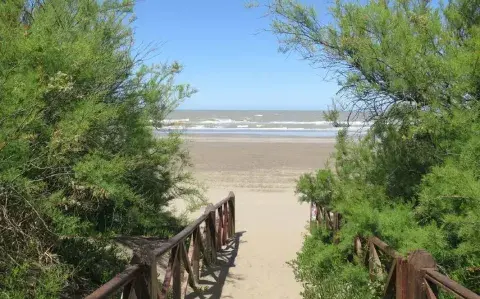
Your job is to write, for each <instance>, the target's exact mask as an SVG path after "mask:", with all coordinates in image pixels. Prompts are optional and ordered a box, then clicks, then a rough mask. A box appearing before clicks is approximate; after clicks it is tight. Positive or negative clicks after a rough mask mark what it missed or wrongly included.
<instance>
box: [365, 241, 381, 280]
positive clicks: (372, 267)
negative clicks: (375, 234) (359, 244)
mask: <svg viewBox="0 0 480 299" xmlns="http://www.w3.org/2000/svg"><path fill="white" fill-rule="evenodd" d="M368 247H369V259H368V270H369V273H370V280H378V279H381V278H382V277H381V276H382V274H383V273H382V263H381V262H380V258H379V257H378V253H377V249H376V248H375V245H374V244H373V243H372V242H370V241H369V242H368Z"/></svg>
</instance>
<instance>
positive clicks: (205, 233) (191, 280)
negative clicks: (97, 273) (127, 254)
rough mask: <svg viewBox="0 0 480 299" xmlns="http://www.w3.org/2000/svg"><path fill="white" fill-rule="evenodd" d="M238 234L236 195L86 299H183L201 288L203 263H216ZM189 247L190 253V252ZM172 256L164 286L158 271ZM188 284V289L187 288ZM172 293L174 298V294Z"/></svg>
mask: <svg viewBox="0 0 480 299" xmlns="http://www.w3.org/2000/svg"><path fill="white" fill-rule="evenodd" d="M234 234H235V195H234V194H233V192H230V193H229V195H228V197H227V198H225V199H224V200H222V201H220V202H219V203H217V204H216V205H214V206H211V207H210V208H209V209H207V210H206V211H205V213H204V214H203V215H202V216H200V217H199V218H198V219H197V220H195V221H194V222H193V223H192V224H190V225H189V226H188V227H186V228H185V229H184V230H182V231H181V232H180V233H178V234H177V235H175V236H174V237H173V238H171V239H169V240H168V241H167V242H166V243H164V244H162V245H161V246H160V247H158V248H156V249H154V250H153V251H152V250H150V251H148V252H147V253H146V254H144V255H143V256H141V255H140V256H139V255H137V256H136V257H135V258H134V260H133V261H134V262H135V263H134V264H133V265H131V266H130V267H128V268H127V269H125V270H124V271H123V272H121V273H119V274H117V275H116V276H115V277H114V278H113V279H111V280H110V281H108V282H107V283H106V284H104V285H102V286H101V287H100V288H98V289H97V290H96V291H94V292H93V293H91V294H90V295H88V296H87V297H86V299H94V298H112V296H118V297H120V295H121V297H122V298H123V299H129V298H131V297H133V296H132V295H135V298H137V299H144V298H150V299H161V298H166V297H167V294H168V295H169V297H170V296H171V297H172V298H175V299H177V298H183V297H185V294H186V292H187V288H188V285H190V287H191V288H192V289H193V290H197V288H198V279H199V275H200V261H201V260H202V262H203V264H205V265H206V266H209V265H212V264H214V263H215V261H216V259H217V257H216V255H217V251H219V250H220V249H221V247H222V246H223V245H225V244H226V243H227V240H228V239H229V238H231V237H233V236H234ZM187 245H188V250H187ZM168 253H170V257H169V259H168V266H167V269H166V272H165V277H164V279H163V283H162V284H161V285H160V284H159V280H158V273H157V267H158V262H159V260H160V258H161V257H162V256H164V255H166V254H168ZM187 284H188V285H187ZM170 293H171V294H170Z"/></svg>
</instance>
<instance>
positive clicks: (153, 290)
mask: <svg viewBox="0 0 480 299" xmlns="http://www.w3.org/2000/svg"><path fill="white" fill-rule="evenodd" d="M157 291H158V274H157V258H156V257H155V255H153V254H152V253H150V299H158V298H157Z"/></svg>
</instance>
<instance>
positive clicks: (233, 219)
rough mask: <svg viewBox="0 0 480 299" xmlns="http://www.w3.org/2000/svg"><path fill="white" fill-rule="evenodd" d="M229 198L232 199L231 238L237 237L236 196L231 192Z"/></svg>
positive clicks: (230, 202) (230, 206)
mask: <svg viewBox="0 0 480 299" xmlns="http://www.w3.org/2000/svg"><path fill="white" fill-rule="evenodd" d="M228 197H230V201H229V202H228V204H229V208H230V217H231V224H230V228H231V233H230V236H231V237H233V236H234V235H235V194H233V192H231V191H230V193H229V194H228Z"/></svg>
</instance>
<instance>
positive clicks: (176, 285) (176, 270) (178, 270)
mask: <svg viewBox="0 0 480 299" xmlns="http://www.w3.org/2000/svg"><path fill="white" fill-rule="evenodd" d="M172 251H175V258H174V262H173V269H172V272H173V274H172V276H173V283H172V293H173V299H181V298H182V262H181V261H182V259H181V254H182V252H181V249H180V246H179V245H177V246H175V247H174V248H173V249H172Z"/></svg>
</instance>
